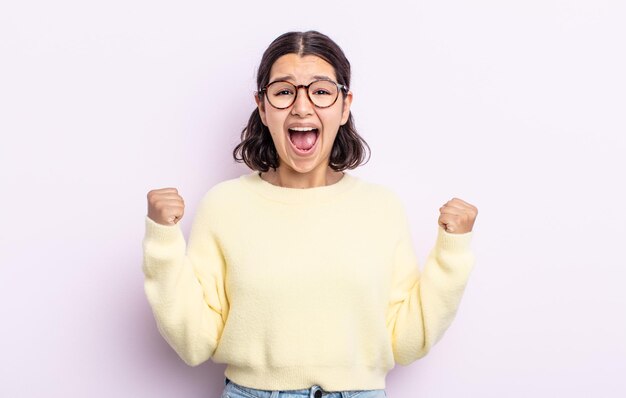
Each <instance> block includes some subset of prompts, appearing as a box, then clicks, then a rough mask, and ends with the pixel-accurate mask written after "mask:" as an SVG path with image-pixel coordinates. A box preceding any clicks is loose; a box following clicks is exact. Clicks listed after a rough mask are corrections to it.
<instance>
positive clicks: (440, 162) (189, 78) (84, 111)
mask: <svg viewBox="0 0 626 398" xmlns="http://www.w3.org/2000/svg"><path fill="white" fill-rule="evenodd" d="M408 3H409V2H383V3H380V2H378V3H374V4H373V5H365V4H363V2H360V1H359V2H357V1H349V2H334V1H333V2H331V1H316V2H308V3H303V2H291V3H289V4H286V3H283V2H276V3H271V2H250V3H249V4H237V3H234V2H233V4H226V2H219V3H217V2H199V1H196V2H193V1H182V2H154V1H136V0H133V1H128V0H124V1H107V2H98V3H95V2H82V1H67V0H62V1H55V2H45V1H24V2H10V3H9V2H5V3H3V5H1V6H0V54H1V55H0V57H1V58H2V59H1V61H0V72H1V73H0V133H1V134H2V143H1V144H0V177H1V185H0V186H1V189H2V195H1V197H2V199H1V206H0V209H1V210H2V214H1V220H2V228H0V261H1V265H0V319H1V325H2V326H1V332H0V333H1V334H0V335H1V338H0V375H1V376H0V379H1V380H2V381H1V382H0V396H2V397H79V396H84V397H110V396H115V397H152V398H157V397H174V396H175V397H197V398H201V397H202V398H204V397H217V396H218V395H219V394H220V392H221V390H222V387H223V371H224V365H222V364H215V363H213V362H212V361H208V362H207V363H205V364H203V365H201V366H199V367H196V368H191V367H188V366H187V365H185V364H184V363H183V362H182V361H181V360H180V359H179V358H178V357H177V356H176V354H175V353H174V351H173V350H172V349H171V348H170V347H169V346H168V345H167V343H166V342H165V340H163V339H162V338H161V336H160V335H159V334H158V331H157V329H156V325H155V323H154V319H153V317H152V314H151V312H150V308H149V307H148V304H147V301H146V299H145V296H144V292H143V274H142V273H141V261H142V251H141V241H142V239H143V234H144V216H145V214H146V194H147V192H148V191H149V190H150V189H154V188H161V187H169V186H173V187H177V188H178V189H179V191H180V193H181V194H182V195H183V197H184V198H185V202H186V205H187V209H186V213H185V217H184V219H183V220H182V221H181V222H182V228H183V230H184V231H185V234H186V236H188V232H189V228H190V225H191V222H192V219H193V216H194V214H195V210H196V206H197V204H198V201H199V199H200V198H201V196H202V195H203V194H204V193H205V192H206V190H208V189H209V188H210V187H211V186H213V185H214V184H216V183H217V182H219V181H222V180H225V179H228V178H234V177H236V176H239V175H241V174H243V173H247V172H248V169H247V168H246V167H245V166H244V165H241V164H235V163H234V161H233V160H232V156H231V152H232V149H233V147H234V145H235V144H236V143H237V142H238V140H239V134H240V131H241V129H242V128H243V126H244V124H245V122H246V121H247V119H248V116H249V114H250V112H251V111H252V109H253V106H254V102H253V99H252V91H253V90H254V89H255V87H254V80H255V72H256V68H257V67H258V63H259V61H260V58H261V54H262V52H263V50H264V49H265V48H266V47H267V45H268V44H269V43H270V42H271V41H272V40H273V39H274V38H275V37H276V36H278V35H279V34H281V33H283V32H285V31H289V30H307V29H317V30H320V31H321V32H323V33H326V34H328V35H329V36H331V37H332V38H333V39H335V40H336V41H337V42H338V43H339V44H340V45H341V46H342V48H343V49H344V50H345V52H346V54H347V56H348V58H349V59H350V61H351V62H352V65H353V69H354V70H353V73H354V75H353V84H352V87H351V88H352V90H353V91H354V103H353V113H354V117H355V120H356V123H357V127H358V129H359V131H360V133H361V134H362V135H363V137H364V138H365V139H366V140H367V141H368V143H369V144H370V146H371V148H372V158H371V160H370V162H369V163H368V164H366V165H365V166H363V167H361V168H359V169H356V170H354V171H352V173H354V174H355V175H358V176H360V177H362V178H364V179H367V180H370V181H373V182H380V183H384V184H386V185H388V186H389V187H391V188H393V189H395V190H397V191H398V193H399V194H400V195H401V196H402V197H403V198H404V200H405V202H406V204H407V205H408V211H409V216H410V218H411V220H410V221H411V225H412V228H413V229H412V231H413V236H414V244H415V250H416V252H417V254H418V258H420V259H421V263H420V264H419V266H420V267H421V266H422V265H423V262H424V260H425V258H426V255H427V254H428V252H429V250H430V248H431V247H432V244H433V243H434V238H435V235H436V228H437V216H438V208H439V206H441V205H442V204H443V203H445V202H446V201H447V200H449V199H450V198H452V197H453V196H457V197H460V198H462V199H465V200H467V201H468V202H470V203H473V204H475V205H476V206H477V207H478V208H479V215H478V218H477V221H476V225H475V230H474V231H475V237H474V240H473V247H474V250H475V252H476V255H477V264H476V268H475V271H474V273H473V275H472V277H471V279H470V283H469V285H468V287H467V290H466V293H465V296H464V299H463V301H462V304H461V307H460V309H459V313H458V316H457V318H456V320H455V322H454V323H453V324H452V326H451V328H450V329H449V330H448V332H447V333H446V334H445V336H444V337H443V339H442V340H441V342H440V343H439V344H438V345H436V346H435V347H434V348H433V350H432V351H431V352H430V353H429V355H428V356H427V357H425V358H424V359H422V360H419V361H417V362H414V363H413V364H411V365H409V366H407V367H402V366H396V368H395V369H394V370H393V371H392V372H391V373H390V374H389V376H388V378H387V391H388V395H389V397H393V398H403V397H405V398H409V397H520V398H521V397H557V396H562V397H565V396H567V397H591V396H593V397H623V396H626V381H625V378H624V375H625V374H626V339H625V336H626V318H625V315H624V314H626V311H625V308H624V307H625V303H626V293H625V289H624V281H625V280H626V271H625V268H626V260H625V256H624V243H625V241H626V232H625V231H626V229H625V226H626V216H625V209H624V205H625V203H626V195H625V188H624V180H625V178H624V170H626V162H625V161H624V154H625V152H626V139H625V135H626V118H625V116H624V115H625V113H624V112H625V110H626V95H625V93H626V78H625V76H626V75H625V74H624V71H625V70H626V59H625V52H624V48H625V43H624V37H626V28H625V25H624V20H626V9H625V6H624V2H623V1H617V0H616V1H598V0H593V1H592V0H588V1H555V0H541V1H540V0H532V1H515V2H511V1H506V2H503V1H495V0H494V1H475V2H466V1H460V0H455V1H445V2H417V3H416V2H411V3H412V5H409V4H408Z"/></svg>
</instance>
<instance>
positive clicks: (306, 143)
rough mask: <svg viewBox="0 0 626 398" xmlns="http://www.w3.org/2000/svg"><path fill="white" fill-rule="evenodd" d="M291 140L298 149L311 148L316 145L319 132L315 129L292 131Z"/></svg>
mask: <svg viewBox="0 0 626 398" xmlns="http://www.w3.org/2000/svg"><path fill="white" fill-rule="evenodd" d="M290 135H291V142H293V143H294V144H295V145H296V147H298V149H305V150H306V149H311V148H312V147H313V145H315V139H316V136H317V134H315V131H292V132H291V134H290Z"/></svg>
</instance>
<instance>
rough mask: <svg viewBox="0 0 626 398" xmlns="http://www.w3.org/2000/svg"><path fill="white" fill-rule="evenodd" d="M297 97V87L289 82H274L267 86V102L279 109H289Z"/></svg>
mask: <svg viewBox="0 0 626 398" xmlns="http://www.w3.org/2000/svg"><path fill="white" fill-rule="evenodd" d="M295 97H296V87H295V86H294V85H293V84H291V83H288V82H274V83H272V84H270V85H269V86H267V100H268V101H269V102H270V104H272V105H273V106H275V107H277V108H287V107H288V106H290V105H291V103H292V102H293V100H294V98H295Z"/></svg>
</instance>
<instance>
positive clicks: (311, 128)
mask: <svg viewBox="0 0 626 398" xmlns="http://www.w3.org/2000/svg"><path fill="white" fill-rule="evenodd" d="M289 130H293V131H313V130H317V129H316V128H314V127H292V128H290V129H289Z"/></svg>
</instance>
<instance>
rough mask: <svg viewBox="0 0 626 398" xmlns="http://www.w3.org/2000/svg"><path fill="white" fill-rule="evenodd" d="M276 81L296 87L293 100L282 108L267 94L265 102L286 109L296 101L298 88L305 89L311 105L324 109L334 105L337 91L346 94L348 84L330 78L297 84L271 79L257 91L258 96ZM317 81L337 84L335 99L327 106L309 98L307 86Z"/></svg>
mask: <svg viewBox="0 0 626 398" xmlns="http://www.w3.org/2000/svg"><path fill="white" fill-rule="evenodd" d="M278 82H281V83H289V84H291V85H292V86H293V87H295V88H296V95H294V96H293V101H291V104H289V105H287V106H285V107H282V108H279V107H277V106H276V105H274V104H272V101H270V97H269V95H268V96H267V102H269V104H270V105H271V106H272V107H274V108H276V109H287V108H289V107H290V106H292V105H293V104H295V103H296V99H297V98H298V93H299V92H300V88H304V89H305V91H306V96H307V98H308V99H309V101H311V103H312V104H313V106H315V107H316V108H322V109H324V108H329V107H331V106H333V105H335V102H337V99H338V98H339V91H341V90H343V91H344V92H345V93H346V94H347V93H348V86H346V85H345V84H340V83H337V82H335V81H332V80H330V79H317V80H313V81H312V82H311V83H309V84H298V85H295V84H293V83H292V82H289V81H287V80H275V81H273V82H271V83H269V84H267V85H266V86H265V87H263V88H261V89H260V90H259V91H258V95H259V97H260V96H261V94H262V93H267V88H268V87H269V86H271V85H272V84H274V83H278ZM317 82H331V83H333V84H335V85H336V86H337V96H336V97H335V100H334V101H333V103H332V104H330V105H327V106H319V105H316V104H315V102H314V101H313V100H312V99H311V93H309V87H310V86H311V85H312V84H315V83H317Z"/></svg>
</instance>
